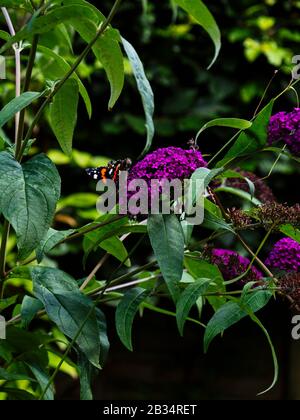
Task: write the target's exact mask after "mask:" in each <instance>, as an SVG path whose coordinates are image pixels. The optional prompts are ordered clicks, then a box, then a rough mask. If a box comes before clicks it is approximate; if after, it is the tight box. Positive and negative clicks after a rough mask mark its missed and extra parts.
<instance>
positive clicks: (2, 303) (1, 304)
mask: <svg viewBox="0 0 300 420" xmlns="http://www.w3.org/2000/svg"><path fill="white" fill-rule="evenodd" d="M18 297H19V296H18V295H15V296H11V297H9V298H6V299H0V311H4V309H7V308H9V307H10V306H12V305H14V304H15V303H16V301H17V299H18Z"/></svg>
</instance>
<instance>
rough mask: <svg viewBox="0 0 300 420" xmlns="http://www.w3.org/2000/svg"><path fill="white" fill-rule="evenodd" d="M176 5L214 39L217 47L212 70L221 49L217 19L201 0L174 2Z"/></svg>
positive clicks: (175, 0)
mask: <svg viewBox="0 0 300 420" xmlns="http://www.w3.org/2000/svg"><path fill="white" fill-rule="evenodd" d="M174 3H176V4H177V5H178V6H179V7H181V8H182V9H183V10H185V11H186V12H187V13H189V14H190V15H191V16H192V17H193V18H194V19H195V20H196V21H197V23H198V24H199V25H201V26H202V27H203V28H204V30H205V31H206V32H207V33H208V35H209V36H210V38H211V39H212V41H213V43H214V45H215V56H214V58H213V61H212V62H211V64H210V66H209V67H208V68H210V67H211V66H212V65H213V64H214V62H215V61H216V59H217V57H218V55H219V52H220V49H221V33H220V29H219V27H218V25H217V23H216V21H215V18H214V17H213V15H212V14H211V13H210V11H209V10H208V8H207V7H206V6H205V4H204V3H203V2H202V1H201V0H174Z"/></svg>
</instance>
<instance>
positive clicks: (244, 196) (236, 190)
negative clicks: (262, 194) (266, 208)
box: [215, 187, 261, 206]
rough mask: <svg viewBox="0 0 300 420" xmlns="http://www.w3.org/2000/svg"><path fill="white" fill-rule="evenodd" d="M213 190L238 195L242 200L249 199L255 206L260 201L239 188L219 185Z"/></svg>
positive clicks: (259, 203)
mask: <svg viewBox="0 0 300 420" xmlns="http://www.w3.org/2000/svg"><path fill="white" fill-rule="evenodd" d="M215 191H216V192H225V193H228V194H232V195H236V196H237V197H240V198H242V199H243V200H247V201H250V203H252V204H254V205H255V206H259V205H261V201H259V200H258V199H257V198H255V197H253V195H251V194H249V193H247V192H246V191H243V190H240V189H239V188H232V187H219V188H216V189H215Z"/></svg>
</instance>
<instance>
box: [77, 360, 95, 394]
mask: <svg viewBox="0 0 300 420" xmlns="http://www.w3.org/2000/svg"><path fill="white" fill-rule="evenodd" d="M78 368H79V378H80V400H82V401H91V400H92V399H93V393H92V389H91V382H92V379H93V375H94V371H95V368H94V366H93V365H91V363H90V362H89V361H88V359H87V358H86V357H85V355H84V354H83V353H82V352H79V354H78Z"/></svg>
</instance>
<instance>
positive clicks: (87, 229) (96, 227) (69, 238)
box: [57, 216, 127, 245]
mask: <svg viewBox="0 0 300 420" xmlns="http://www.w3.org/2000/svg"><path fill="white" fill-rule="evenodd" d="M124 217H127V216H117V217H115V218H113V219H111V220H108V221H107V222H102V223H96V224H94V225H92V226H88V227H87V228H86V229H84V228H82V230H81V231H79V232H76V233H74V234H73V235H70V236H68V237H67V238H65V239H62V240H61V241H60V242H59V243H58V244H57V245H60V244H62V243H65V242H69V241H73V240H74V239H77V238H81V236H83V235H85V234H86V233H90V232H93V231H94V230H97V229H99V228H101V227H103V226H106V225H109V224H110V223H114V222H116V221H117V220H120V219H123V218H124Z"/></svg>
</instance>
